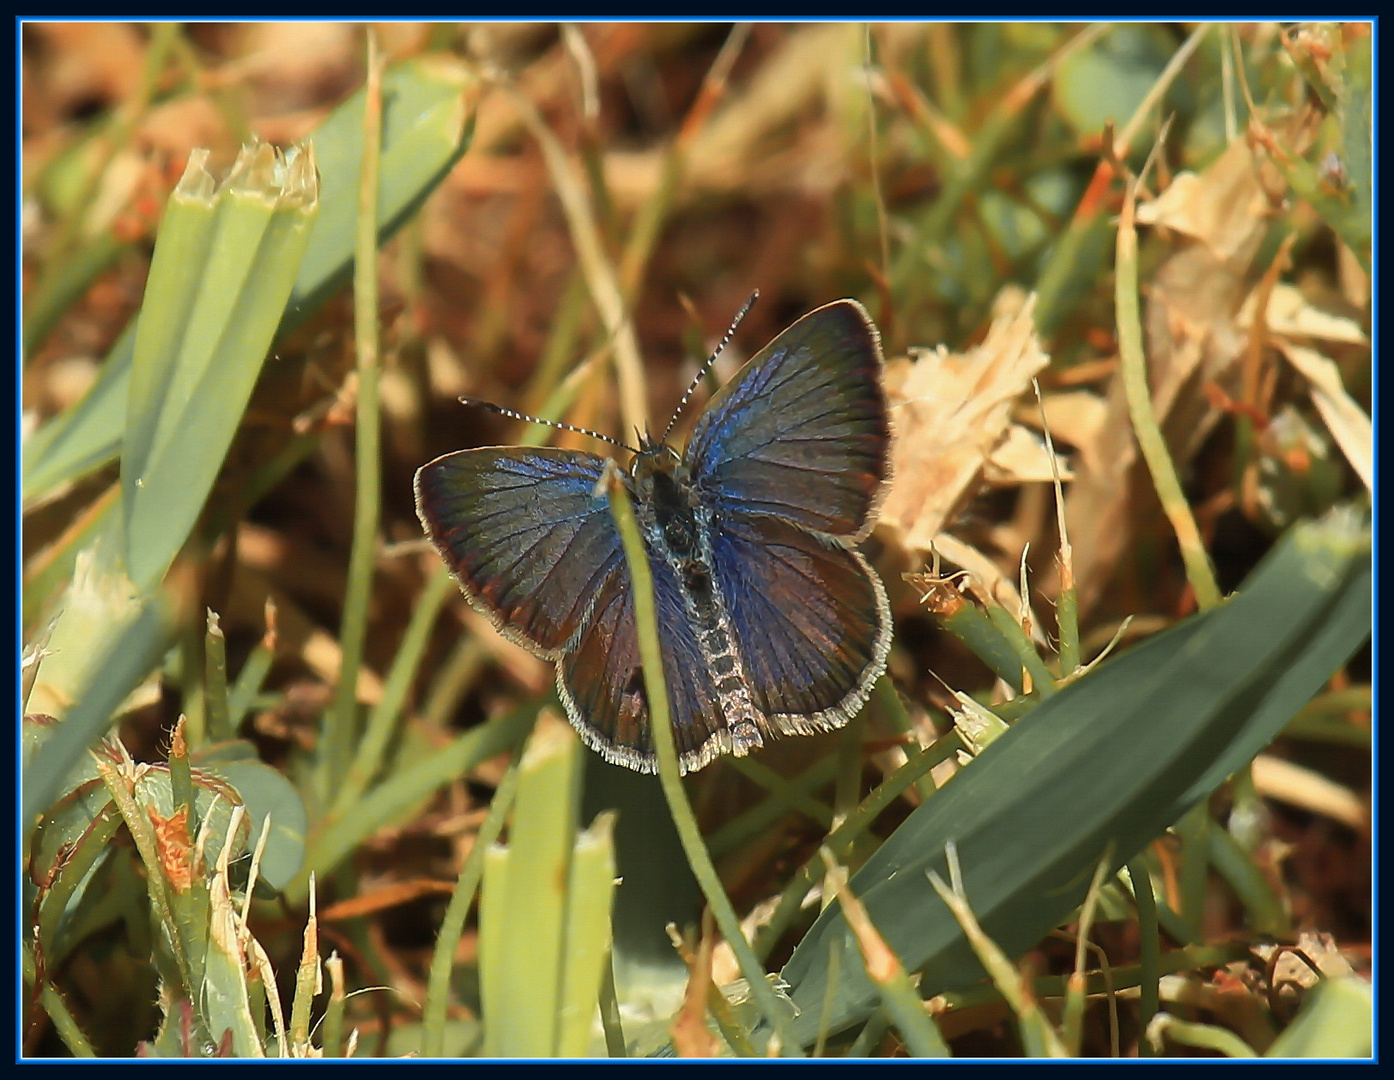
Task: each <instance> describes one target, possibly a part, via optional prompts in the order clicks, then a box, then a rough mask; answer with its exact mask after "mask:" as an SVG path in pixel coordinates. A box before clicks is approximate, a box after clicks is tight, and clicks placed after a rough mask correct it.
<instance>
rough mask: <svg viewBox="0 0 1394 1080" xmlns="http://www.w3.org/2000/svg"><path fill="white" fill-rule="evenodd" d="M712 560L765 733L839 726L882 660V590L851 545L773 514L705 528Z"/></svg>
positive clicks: (887, 639)
mask: <svg viewBox="0 0 1394 1080" xmlns="http://www.w3.org/2000/svg"><path fill="white" fill-rule="evenodd" d="M712 561H713V562H714V563H715V566H716V578H717V584H718V587H719V588H720V590H721V593H722V596H723V597H724V598H725V600H726V609H727V613H728V617H729V618H730V621H731V624H732V626H733V627H734V628H735V631H736V634H735V638H736V640H737V642H739V644H740V652H741V657H742V661H743V665H744V669H745V681H746V685H747V686H749V688H750V691H751V696H752V700H753V704H754V705H755V707H756V708H758V709H759V710H760V711H761V712H763V713H764V714H765V723H766V726H767V729H769V731H770V734H785V735H792V734H807V733H810V732H813V731H826V730H829V729H831V728H836V727H841V726H842V725H843V724H845V723H846V722H847V721H848V720H850V719H851V718H852V717H853V716H855V715H856V714H857V712H858V711H859V710H860V709H861V707H862V705H863V704H864V703H865V702H866V698H867V695H868V693H869V692H870V687H871V683H872V682H874V680H875V678H876V676H877V675H879V674H880V673H881V671H882V670H883V669H884V668H885V664H886V655H887V653H888V652H889V651H890V644H891V622H890V613H889V610H888V607H887V603H886V593H885V590H884V589H883V588H882V586H881V582H880V581H879V580H878V579H877V577H876V575H875V573H874V572H873V571H872V570H871V567H870V566H868V565H867V562H866V560H865V559H864V558H863V557H862V555H861V553H860V552H857V551H853V550H849V549H847V548H844V547H842V546H840V545H837V544H833V543H830V542H829V541H827V540H826V539H825V538H823V537H820V536H816V535H814V534H812V533H809V532H806V531H805V530H803V529H800V528H797V527H796V526H793V525H790V524H789V523H787V522H782V521H778V520H775V519H773V518H766V519H755V518H740V519H735V520H731V521H727V522H725V523H723V524H718V525H717V526H716V527H715V529H714V535H713V545H712Z"/></svg>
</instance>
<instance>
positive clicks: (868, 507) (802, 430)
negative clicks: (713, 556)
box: [685, 300, 890, 542]
mask: <svg viewBox="0 0 1394 1080" xmlns="http://www.w3.org/2000/svg"><path fill="white" fill-rule="evenodd" d="M889 445H890V421H889V419H888V414H887V408H886V398H885V394H884V393H883V391H882V389H881V346H880V341H879V338H878V336H877V333H876V329H875V327H874V326H872V324H871V320H870V319H869V318H868V317H867V314H866V311H865V309H864V308H863V307H862V306H861V305H860V304H858V303H857V302H856V301H854V300H839V301H837V302H836V303H832V304H827V305H825V306H824V307H821V308H818V309H817V310H816V311H812V312H810V313H809V314H807V315H805V316H804V317H803V318H802V319H800V320H799V321H798V322H796V323H794V325H793V326H791V327H789V329H788V330H786V331H784V333H782V334H780V335H779V337H777V338H775V339H774V341H772V342H770V344H768V345H767V346H765V348H763V349H762V350H760V352H759V353H757V354H756V355H755V356H754V357H753V358H752V359H751V360H750V362H749V363H747V364H746V365H745V367H743V368H742V369H741V370H740V371H739V372H738V373H737V374H736V376H735V377H734V378H733V379H731V381H730V382H728V383H727V384H726V385H725V386H723V387H722V388H721V390H720V391H719V392H718V393H717V394H716V396H715V397H714V398H712V401H711V404H710V405H708V406H707V409H706V411H705V412H704V413H703V414H702V417H701V419H700V420H699V421H698V422H697V426H696V427H695V428H694V430H693V433H692V438H691V439H690V440H689V441H688V447H687V452H686V455H685V457H686V460H687V463H688V469H689V475H690V477H691V480H692V483H693V484H694V485H695V486H696V487H697V488H698V490H700V491H701V493H702V496H703V498H704V500H705V501H707V502H708V503H709V504H710V505H711V506H712V507H713V508H714V509H715V510H716V511H717V512H718V514H727V513H729V514H760V515H765V516H771V517H777V518H780V519H782V520H785V521H790V522H793V523H794V524H795V525H798V526H800V527H802V528H805V529H809V530H811V531H814V532H819V533H823V534H825V535H828V536H837V537H847V538H848V539H849V540H850V541H853V542H855V541H856V540H860V539H861V538H862V537H864V536H865V535H866V534H867V532H869V531H870V529H871V525H872V521H873V518H872V511H873V510H874V508H875V506H876V503H877V500H878V497H879V493H880V488H881V483H882V480H883V478H884V477H885V476H886V471H887V467H888V454H889Z"/></svg>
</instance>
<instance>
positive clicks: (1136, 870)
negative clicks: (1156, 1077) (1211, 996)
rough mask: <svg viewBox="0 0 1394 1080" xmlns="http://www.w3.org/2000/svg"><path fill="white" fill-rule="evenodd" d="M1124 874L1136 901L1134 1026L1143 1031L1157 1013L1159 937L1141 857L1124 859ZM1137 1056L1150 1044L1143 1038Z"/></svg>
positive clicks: (1148, 878)
mask: <svg viewBox="0 0 1394 1080" xmlns="http://www.w3.org/2000/svg"><path fill="white" fill-rule="evenodd" d="M1128 877H1129V878H1130V879H1131V880H1132V883H1133V899H1134V900H1135V901H1136V903H1137V925H1138V936H1139V948H1140V952H1141V956H1140V960H1141V964H1140V966H1141V969H1142V971H1141V975H1140V978H1139V982H1138V988H1139V990H1140V991H1141V996H1140V997H1139V999H1138V1027H1139V1028H1141V1029H1142V1030H1143V1031H1146V1030H1147V1027H1148V1025H1149V1024H1151V1023H1152V1017H1154V1016H1156V1015H1157V1009H1158V1006H1159V1000H1160V981H1161V977H1162V964H1161V953H1162V946H1161V938H1160V936H1159V934H1158V928H1157V899H1156V897H1155V896H1154V895H1153V894H1152V876H1151V874H1150V873H1148V870H1147V864H1146V862H1144V861H1143V860H1142V859H1141V858H1136V859H1132V860H1130V861H1129V862H1128ZM1137 1053H1138V1057H1149V1056H1150V1055H1151V1050H1150V1047H1149V1046H1148V1042H1147V1040H1146V1039H1145V1038H1142V1039H1139V1040H1138V1044H1137Z"/></svg>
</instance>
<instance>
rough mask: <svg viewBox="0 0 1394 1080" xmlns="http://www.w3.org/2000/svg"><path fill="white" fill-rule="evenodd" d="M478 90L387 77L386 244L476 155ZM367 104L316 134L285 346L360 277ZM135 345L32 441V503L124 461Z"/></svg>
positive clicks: (455, 76) (344, 108) (436, 71)
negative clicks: (313, 215)
mask: <svg viewBox="0 0 1394 1080" xmlns="http://www.w3.org/2000/svg"><path fill="white" fill-rule="evenodd" d="M470 86H471V83H470V80H469V78H468V76H466V75H465V74H463V73H462V72H461V71H460V70H459V69H458V68H455V67H452V66H449V65H443V64H440V63H432V62H427V61H414V62H411V63H404V64H399V65H396V66H394V67H392V68H390V69H389V70H388V71H387V72H386V73H385V74H384V76H383V94H384V101H383V149H382V186H381V190H380V192H379V197H378V237H379V242H383V241H386V240H387V239H388V238H389V237H390V236H392V235H393V233H395V232H396V231H397V230H398V229H399V228H401V226H402V224H403V223H404V222H405V221H406V220H407V219H408V218H409V217H410V216H411V215H412V214H413V213H415V212H416V210H417V209H418V208H419V207H420V206H421V204H422V203H423V202H424V201H425V199H426V197H427V196H428V195H430V193H431V192H432V191H434V190H435V188H436V186H437V185H438V184H439V183H440V181H441V180H442V179H443V178H444V177H445V175H446V173H448V172H449V171H450V169H451V168H452V167H453V166H454V165H455V163H456V162H457V161H459V159H460V157H461V156H462V155H463V154H464V152H465V150H466V149H467V148H468V146H469V141H470V134H471V131H472V130H473V129H472V126H471V125H472V118H473V102H472V99H471V97H470V94H469V90H470ZM363 100H364V97H363V92H362V91H361V90H360V91H359V92H358V93H357V94H355V95H354V96H353V97H351V98H349V100H348V101H346V102H344V104H343V105H341V106H340V107H339V108H338V109H336V110H335V111H334V113H333V114H332V115H331V116H330V117H329V119H327V120H326V121H325V122H324V124H323V125H321V127H320V128H319V130H318V131H316V132H314V133H313V134H312V135H311V139H312V140H313V142H314V144H315V158H316V161H317V162H318V165H319V170H320V210H319V216H318V218H317V219H316V221H315V226H314V229H313V231H312V232H311V235H310V241H309V248H308V250H307V251H306V252H305V257H304V259H303V260H302V261H301V264H300V272H299V275H298V276H297V278H296V282H295V289H294V291H293V292H292V294H291V297H290V300H289V302H288V303H287V304H286V307H285V312H284V315H283V317H282V319H281V322H280V328H279V330H278V331H277V336H278V337H280V336H284V335H285V334H287V333H289V332H290V331H291V330H293V329H295V328H296V327H298V326H299V325H301V324H302V323H303V322H304V321H305V320H306V319H307V318H308V317H309V316H310V315H312V314H313V313H314V312H315V311H316V310H317V309H318V308H319V307H320V306H321V305H322V304H323V303H324V301H325V300H327V299H328V298H329V297H330V296H331V295H332V294H333V293H334V292H335V291H336V290H337V289H338V288H339V287H340V286H341V285H343V284H344V282H345V281H347V280H348V275H349V274H350V273H351V271H352V266H353V221H354V213H355V210H356V207H357V178H358V175H359V172H360V168H361V165H360V163H361V159H362V156H363ZM134 346H135V327H134V324H132V325H131V326H130V327H128V328H127V330H126V332H125V333H124V334H123V335H122V336H121V338H120V339H119V340H118V341H117V343H116V345H115V346H114V347H113V348H112V350H111V352H110V353H108V355H107V358H106V361H105V363H104V364H103V365H102V370H101V373H100V375H99V376H98V378H97V381H96V382H95V383H94V384H93V386H92V389H91V390H89V391H88V393H87V394H86V395H85V396H84V397H83V398H82V399H81V400H80V401H78V402H77V403H76V404H75V405H73V406H72V407H70V408H69V409H67V410H65V411H64V412H62V413H60V414H59V415H58V416H56V417H54V418H53V419H51V420H50V421H49V422H48V423H47V424H45V425H44V426H43V427H42V428H40V429H39V430H38V431H36V432H35V433H34V434H33V435H32V436H30V438H29V439H27V440H26V441H25V445H24V448H23V454H22V465H21V487H22V488H23V491H24V499H25V501H26V503H27V502H30V501H33V500H35V499H38V498H40V497H42V496H44V495H46V494H50V493H52V492H53V491H55V490H56V489H57V488H59V487H60V486H61V485H63V484H65V483H68V482H71V481H72V480H75V479H78V478H79V477H81V476H84V475H86V474H87V473H89V472H91V471H93V470H94V469H97V468H100V467H101V466H102V465H106V464H109V463H110V462H112V461H115V460H116V458H117V456H118V455H119V454H120V452H121V445H122V439H123V435H124V429H125V422H126V401H127V396H128V394H129V388H130V380H131V360H132V356H133V354H134Z"/></svg>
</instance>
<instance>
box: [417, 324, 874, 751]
mask: <svg viewBox="0 0 1394 1080" xmlns="http://www.w3.org/2000/svg"><path fill="white" fill-rule="evenodd" d="M881 367H882V360H881V346H880V338H879V335H878V334H877V332H876V328H875V326H873V325H872V322H871V320H870V318H869V317H868V316H867V313H866V310H865V309H864V308H863V307H862V306H861V305H860V304H858V303H857V302H856V301H854V300H839V301H836V302H834V303H831V304H827V305H825V306H824V307H821V308H818V309H817V310H815V311H813V312H810V313H809V314H807V315H805V316H804V317H803V318H801V319H799V320H798V322H796V323H794V325H793V326H791V327H789V329H787V330H785V331H784V332H783V333H782V334H780V335H779V336H778V337H777V338H775V339H774V341H772V342H770V344H768V345H767V346H765V348H764V349H762V350H761V351H760V352H759V353H758V354H757V355H756V356H754V357H753V358H752V359H751V360H750V362H749V363H747V364H746V365H745V366H744V367H743V368H742V369H741V370H740V371H739V372H738V373H737V374H736V376H735V377H734V378H733V379H731V381H730V382H728V383H727V384H726V385H725V386H724V387H722V389H721V390H720V391H719V392H718V393H717V394H716V395H715V396H714V397H713V398H712V400H711V402H710V404H709V405H708V406H707V408H706V410H705V411H704V412H703V414H702V416H701V417H700V418H699V420H698V421H697V424H696V427H695V428H694V430H693V433H692V437H691V439H689V440H688V443H687V446H686V449H685V450H683V451H682V452H681V453H680V452H679V451H677V450H676V449H674V448H673V447H672V446H670V445H668V442H667V435H666V434H665V436H664V437H663V438H660V439H658V440H654V439H652V438H650V437H648V436H645V437H644V438H643V440H642V441H641V443H640V446H639V448H638V450H637V451H634V458H633V461H632V462H631V464H630V466H629V470H628V472H627V473H626V474H624V483H625V486H626V488H627V489H628V493H629V496H630V498H631V500H632V501H633V503H634V509H635V514H636V516H637V517H638V520H639V524H640V527H641V530H642V534H643V539H644V546H645V549H646V551H647V554H648V558H649V563H650V566H651V568H652V571H653V579H654V599H655V603H656V607H657V613H658V632H659V639H660V640H659V644H660V647H661V652H662V656H663V670H664V674H665V676H666V678H667V684H668V694H669V697H670V698H671V702H670V705H671V715H672V722H673V733H674V735H675V737H676V740H677V747H678V756H679V762H680V765H681V768H682V771H683V772H692V771H695V770H697V769H700V768H702V767H703V766H704V765H706V764H708V763H709V762H710V761H712V760H713V759H714V758H716V757H718V756H719V755H721V754H736V755H742V754H747V753H749V752H750V751H752V750H754V749H756V748H758V747H760V746H762V745H763V744H764V743H765V741H766V740H767V739H770V738H773V737H775V736H779V735H804V734H811V733H813V732H819V731H829V730H832V729H834V728H838V727H841V726H842V725H844V724H845V723H847V721H848V720H850V719H851V718H852V717H853V716H855V715H856V714H857V712H858V711H859V710H860V709H861V707H862V705H863V704H864V703H865V702H866V699H867V697H868V695H869V694H870V693H871V687H872V684H873V683H874V682H875V681H876V679H877V678H879V677H880V675H881V673H882V672H883V671H884V670H885V667H886V655H887V653H888V652H889V651H890V644H891V619H890V610H889V607H888V605H887V602H886V592H885V589H884V588H883V587H882V585H881V581H880V579H879V578H878V577H877V576H876V573H875V571H874V570H872V568H871V566H870V564H869V563H868V562H867V560H866V559H865V557H864V556H863V555H862V554H861V553H860V552H859V551H857V549H856V545H857V544H858V543H860V542H861V541H862V540H863V539H865V538H866V536H867V534H868V533H869V532H870V531H871V528H872V525H873V524H874V521H875V511H876V507H877V505H878V503H879V501H880V496H881V494H882V489H883V486H884V482H885V479H886V475H887V470H888V460H887V459H888V453H889V445H890V425H889V420H888V418H887V406H886V397H885V393H884V392H883V390H882V387H881ZM675 419H676V417H675ZM669 427H670V429H671V427H672V425H671V424H670V425H669ZM604 465H605V461H604V459H602V458H600V457H597V456H596V455H594V454H588V453H584V452H581V451H576V450H563V449H557V448H541V449H529V448H527V447H521V446H496V447H481V448H479V449H474V450H460V451H458V452H456V453H453V454H446V455H445V456H443V457H439V458H436V460H434V461H432V462H430V463H429V464H427V465H424V466H422V468H421V469H420V470H419V471H418V472H417V474H416V509H417V514H418V516H419V517H420V518H421V524H422V526H423V527H424V528H425V530H426V534H427V536H429V537H430V538H431V541H432V542H433V543H434V544H435V546H436V548H437V550H439V552H440V554H441V557H442V558H443V559H444V560H445V562H446V564H447V565H448V566H449V568H450V570H451V572H452V573H453V574H454V576H455V579H456V581H458V582H459V585H460V588H461V589H462V590H463V592H464V594H465V596H466V597H467V598H468V599H469V601H470V603H472V604H473V605H474V606H475V607H476V608H478V609H479V610H480V611H482V612H483V613H484V614H485V615H487V616H488V617H489V619H490V620H491V621H492V622H493V624H494V625H495V626H496V627H498V629H499V630H500V631H501V632H502V633H503V634H504V636H505V637H508V638H509V639H511V640H513V641H516V642H518V643H519V644H521V645H523V646H525V647H527V648H528V649H530V650H531V651H532V652H534V653H536V654H537V655H538V656H540V657H543V658H544V659H547V660H551V661H554V662H555V663H556V666H557V692H558V695H559V696H560V698H561V701H562V704H563V705H564V706H565V708H566V713H567V716H568V717H569V718H570V720H571V723H572V725H573V726H574V727H575V728H576V730H577V731H578V732H579V733H580V735H581V738H582V740H584V742H585V743H586V745H588V746H589V747H591V749H593V750H595V751H596V752H597V753H599V754H600V755H601V756H602V757H604V758H605V759H606V760H607V761H611V762H614V763H616V764H619V765H624V766H627V767H629V768H631V769H636V770H638V771H639V772H654V771H655V770H656V767H657V766H656V761H655V757H654V749H653V737H652V733H651V731H650V726H649V725H650V719H649V708H648V704H647V701H646V699H645V689H644V680H643V672H642V670H641V667H640V662H639V648H638V639H637V634H636V631H635V621H634V603H633V599H632V596H631V592H632V590H631V587H630V578H629V571H628V568H627V565H626V563H625V558H624V552H623V550H622V548H621V544H620V537H619V533H618V532H617V530H616V528H615V523H614V520H613V519H612V518H611V515H610V506H609V502H608V500H607V498H606V496H605V495H604V493H603V490H600V489H598V487H597V484H598V481H599V480H600V477H601V472H602V469H603V468H604Z"/></svg>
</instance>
